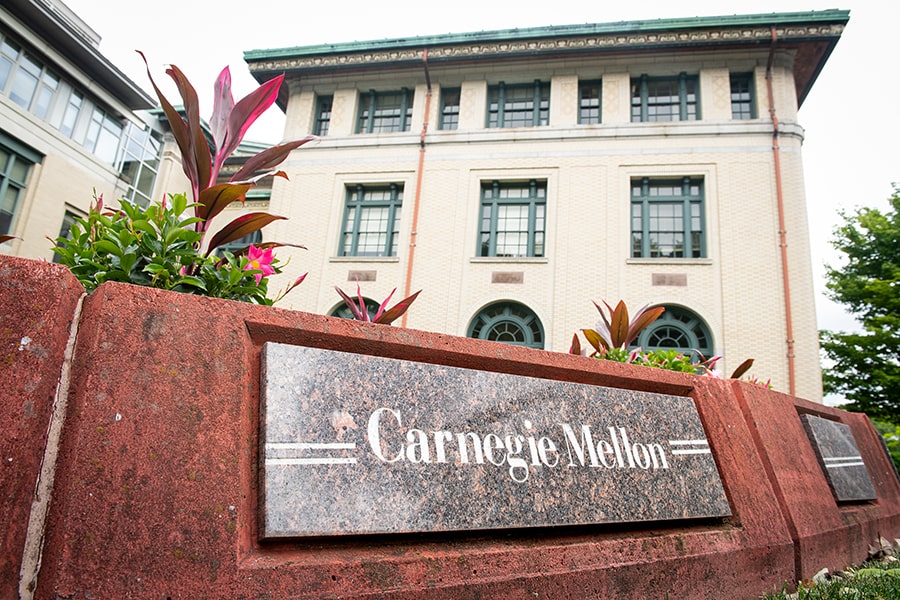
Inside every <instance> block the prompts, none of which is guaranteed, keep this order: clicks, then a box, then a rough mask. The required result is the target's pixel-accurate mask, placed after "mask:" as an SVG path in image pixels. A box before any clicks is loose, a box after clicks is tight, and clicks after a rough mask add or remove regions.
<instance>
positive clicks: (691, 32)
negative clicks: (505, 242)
mask: <svg viewBox="0 0 900 600" xmlns="http://www.w3.org/2000/svg"><path fill="white" fill-rule="evenodd" d="M848 20H849V11H843V10H827V11H814V12H805V13H783V14H777V13H775V14H766V15H746V16H741V15H732V16H729V17H700V18H691V19H659V20H653V21H632V22H620V23H607V24H585V25H572V26H555V27H539V28H531V29H512V30H501V31H492V32H478V33H468V34H447V35H439V36H422V37H413V38H403V39H388V40H376V41H371V42H349V43H343V44H323V45H317V46H301V47H293V48H281V49H272V50H251V51H247V52H245V53H244V60H245V61H246V62H247V64H248V66H249V69H250V72H251V74H253V76H254V77H255V78H256V79H257V80H258V81H265V80H266V79H269V78H271V77H273V76H275V75H277V74H280V73H285V74H287V75H288V76H289V77H290V76H294V77H301V76H315V75H316V74H317V73H329V74H334V73H336V72H366V71H379V70H388V69H398V68H409V67H416V66H418V65H421V63H422V60H423V58H424V57H425V56H426V52H427V58H428V63H429V64H432V65H447V66H452V65H457V64H458V65H462V64H478V63H481V62H491V63H498V62H505V61H515V60H522V59H529V60H533V59H552V58H566V57H578V56H582V57H584V56H594V57H598V56H603V55H608V56H613V55H622V54H646V53H654V52H672V51H682V52H701V51H707V50H709V51H716V50H729V49H741V50H746V49H749V48H768V47H769V46H770V45H771V44H772V40H773V35H772V33H773V30H774V32H775V38H776V39H777V45H778V47H779V48H782V49H788V50H791V51H792V52H793V53H794V54H795V59H794V71H795V73H794V74H795V79H796V84H797V93H798V98H799V100H800V102H801V103H802V101H803V99H804V98H805V97H806V95H807V94H808V93H809V90H810V89H811V87H812V84H813V83H814V81H815V79H816V77H817V76H818V73H819V72H820V71H821V69H822V67H823V66H824V64H825V61H826V60H827V58H828V56H829V55H830V54H831V51H832V50H833V49H834V46H835V45H836V44H837V42H838V40H839V39H840V36H841V34H842V33H843V31H844V27H845V25H846V24H847V22H848ZM283 100H284V99H281V98H280V99H279V103H281V102H282V101H283Z"/></svg>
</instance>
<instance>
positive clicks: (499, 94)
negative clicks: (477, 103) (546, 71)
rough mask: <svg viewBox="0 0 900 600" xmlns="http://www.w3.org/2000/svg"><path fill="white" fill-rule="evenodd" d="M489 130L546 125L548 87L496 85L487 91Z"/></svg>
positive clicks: (538, 84) (548, 111)
mask: <svg viewBox="0 0 900 600" xmlns="http://www.w3.org/2000/svg"><path fill="white" fill-rule="evenodd" d="M487 112H488V115H487V126H488V127H489V128H504V127H538V126H540V125H547V124H549V122H550V84H549V83H546V82H544V83H542V82H541V81H540V80H539V79H535V80H534V83H526V84H523V85H506V84H505V83H504V82H502V81H501V82H500V83H499V84H498V85H492V86H490V87H489V88H488V111H487Z"/></svg>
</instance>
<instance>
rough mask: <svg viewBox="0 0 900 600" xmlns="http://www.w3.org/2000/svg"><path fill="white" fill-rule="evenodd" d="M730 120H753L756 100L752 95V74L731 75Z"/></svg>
mask: <svg viewBox="0 0 900 600" xmlns="http://www.w3.org/2000/svg"><path fill="white" fill-rule="evenodd" d="M730 79H731V118H732V119H755V118H756V98H755V97H754V96H755V94H754V93H753V73H732V74H731V77H730Z"/></svg>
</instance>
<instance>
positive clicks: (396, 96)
mask: <svg viewBox="0 0 900 600" xmlns="http://www.w3.org/2000/svg"><path fill="white" fill-rule="evenodd" d="M359 106H360V110H359V122H358V123H357V125H356V132H357V133H389V132H392V131H409V129H410V125H411V124H412V108H413V97H412V93H411V92H410V91H409V90H408V89H406V88H403V89H402V90H400V91H398V92H376V91H375V90H370V91H369V92H367V93H365V94H362V95H361V96H360V102H359Z"/></svg>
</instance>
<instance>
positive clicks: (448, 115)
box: [438, 88, 460, 130]
mask: <svg viewBox="0 0 900 600" xmlns="http://www.w3.org/2000/svg"><path fill="white" fill-rule="evenodd" d="M459 101H460V89H459V88H441V113H440V119H439V122H438V129H443V130H453V129H458V128H459Z"/></svg>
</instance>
